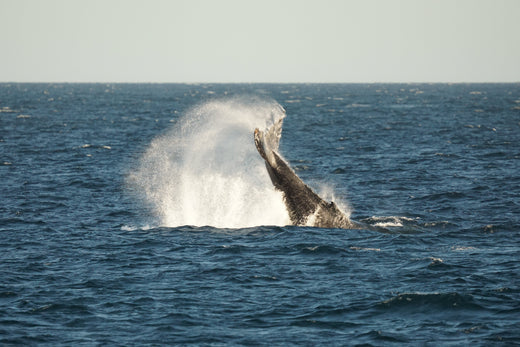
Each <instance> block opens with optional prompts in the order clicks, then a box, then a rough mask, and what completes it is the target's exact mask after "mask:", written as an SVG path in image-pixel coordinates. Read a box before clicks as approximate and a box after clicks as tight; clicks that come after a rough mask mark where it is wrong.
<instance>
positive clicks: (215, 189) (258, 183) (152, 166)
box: [128, 99, 289, 228]
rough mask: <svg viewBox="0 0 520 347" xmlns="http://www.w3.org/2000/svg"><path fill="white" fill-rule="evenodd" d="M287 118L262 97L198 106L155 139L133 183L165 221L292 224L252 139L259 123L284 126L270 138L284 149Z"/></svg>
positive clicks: (177, 223) (219, 224)
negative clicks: (283, 139)
mask: <svg viewBox="0 0 520 347" xmlns="http://www.w3.org/2000/svg"><path fill="white" fill-rule="evenodd" d="M284 117H285V111H284V110H283V108H282V107H281V106H280V105H279V104H278V103H276V102H274V101H265V100H258V99H248V100H245V99H228V100H216V101H210V102H207V103H204V104H202V105H199V106H197V107H194V108H193V109H191V110H189V111H188V112H186V114H185V115H184V116H183V117H182V118H181V119H180V120H179V121H178V123H177V124H176V125H175V126H174V127H173V128H172V129H171V130H170V131H169V132H167V133H166V134H165V135H162V136H159V137H158V138H156V139H154V140H153V141H152V143H151V144H150V146H149V148H148V149H147V150H146V152H145V153H144V155H143V156H142V158H141V159H140V165H139V168H138V169H137V170H136V172H134V173H132V174H130V175H129V180H128V181H129V183H130V184H131V185H132V186H134V188H135V189H136V190H137V191H138V192H140V193H142V195H143V196H144V198H145V200H146V201H147V202H148V203H149V204H150V206H151V208H152V210H153V212H154V213H155V214H156V215H157V216H158V218H159V219H160V224H161V225H162V226H168V227H175V226H182V225H195V226H205V225H209V226H214V227H219V228H240V227H250V226H257V225H286V224H289V218H288V215H287V211H286V209H285V205H284V203H283V198H282V194H281V193H280V192H278V191H276V190H275V189H274V187H273V185H272V183H271V181H270V179H269V176H268V174H267V171H266V169H265V165H264V162H263V160H262V159H261V158H260V156H259V155H258V153H257V151H256V148H255V145H254V141H253V131H254V129H255V128H257V127H258V128H264V129H267V128H268V127H269V126H270V125H272V124H277V123H278V124H277V127H275V128H276V129H278V131H277V132H275V133H273V134H271V137H270V145H271V146H272V148H277V147H278V141H279V139H280V135H281V124H282V120H283V118H284Z"/></svg>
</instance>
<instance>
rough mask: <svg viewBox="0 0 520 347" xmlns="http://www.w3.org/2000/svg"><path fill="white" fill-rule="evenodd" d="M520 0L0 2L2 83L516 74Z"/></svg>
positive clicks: (464, 78)
mask: <svg viewBox="0 0 520 347" xmlns="http://www.w3.org/2000/svg"><path fill="white" fill-rule="evenodd" d="M519 18H520V0H142V1H138V0H0V82H188V83H196V82H224V83H227V82H246V83H248V82H274V83H298V82H344V83H351V82H369V83H372V82H520V19H519Z"/></svg>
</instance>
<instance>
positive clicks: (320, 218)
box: [254, 120, 365, 229]
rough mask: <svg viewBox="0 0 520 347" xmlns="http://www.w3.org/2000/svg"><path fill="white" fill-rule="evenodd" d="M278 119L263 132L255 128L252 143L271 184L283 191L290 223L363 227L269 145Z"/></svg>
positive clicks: (278, 131) (277, 131)
mask: <svg viewBox="0 0 520 347" xmlns="http://www.w3.org/2000/svg"><path fill="white" fill-rule="evenodd" d="M281 122H282V121H281V120H280V121H279V123H278V124H275V125H273V126H272V127H271V128H270V129H268V130H267V132H266V133H264V132H263V131H261V130H259V129H258V128H257V129H255V131H254V140H255V146H256V149H257V150H258V153H259V154H260V156H261V157H262V158H263V159H264V161H265V166H266V168H267V172H268V173H269V177H270V178H271V181H272V183H273V185H274V187H275V188H276V189H278V190H280V191H281V192H282V193H283V197H284V202H285V206H286V207H287V212H288V213H289V218H290V220H291V223H292V224H293V225H300V226H313V227H320V228H341V229H364V228H365V226H364V225H362V224H360V223H358V222H354V221H352V220H350V218H348V216H347V215H345V213H343V212H342V211H341V210H340V209H339V208H338V207H337V206H336V204H335V203H334V202H327V201H325V200H323V199H322V198H321V197H320V196H318V194H316V193H315V192H314V191H312V189H311V188H309V187H308V186H307V185H306V184H305V183H303V181H302V180H301V179H300V177H298V176H297V175H296V173H295V172H294V171H293V170H292V169H291V168H290V167H289V165H288V164H287V162H286V161H285V160H283V159H282V158H281V156H280V155H279V154H278V153H277V151H276V149H275V148H272V146H270V144H269V143H270V142H272V138H273V137H274V138H275V142H276V147H277V145H278V141H279V139H280V136H281Z"/></svg>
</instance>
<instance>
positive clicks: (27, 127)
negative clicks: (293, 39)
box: [0, 84, 520, 345]
mask: <svg viewBox="0 0 520 347" xmlns="http://www.w3.org/2000/svg"><path fill="white" fill-rule="evenodd" d="M280 106H282V107H283V108H285V110H286V114H287V116H286V118H285V120H284V126H283V133H282V137H281V142H280V148H279V150H280V152H281V154H282V155H283V156H284V157H285V158H286V159H287V160H288V162H289V163H290V164H291V166H292V167H293V168H294V169H295V170H296V172H297V173H298V175H300V177H302V179H303V180H304V181H305V182H306V183H308V184H309V185H311V186H312V187H313V188H314V189H315V190H316V191H317V192H319V193H320V194H321V195H322V196H324V197H326V198H327V199H329V200H330V199H334V200H335V201H336V202H337V203H338V204H339V205H340V206H341V207H342V208H343V209H344V210H348V211H350V210H351V211H352V212H351V213H352V215H351V217H352V218H353V219H355V220H359V221H363V222H365V223H367V224H370V225H374V226H379V227H381V228H384V229H381V231H373V230H355V231H353V230H338V229H334V230H328V229H319V228H310V227H292V226H286V223H287V214H286V212H285V211H284V210H283V201H282V200H281V196H280V194H279V193H277V192H276V191H275V190H274V189H273V188H272V186H271V185H270V182H269V177H268V175H267V173H266V172H265V168H264V166H263V162H262V160H261V158H260V157H259V155H258V154H257V153H256V150H255V148H254V143H253V136H252V129H254V128H255V127H260V128H265V127H268V126H269V124H270V123H271V122H273V121H275V119H277V118H279V117H282V113H281V112H282V111H281V109H280ZM0 126H1V128H0V129H1V133H0V178H1V181H2V184H1V185H0V199H1V200H0V201H1V204H0V241H1V242H0V252H1V253H0V254H1V255H0V344H2V345H10V344H24V345H27V344H35V345H81V344H83V345H97V344H100V345H103V344H117V345H132V344H138V345H143V344H144V345H146V344H156V345H164V344H190V343H194V344H202V345H211V344H214V345H224V344H225V345H228V344H238V345H248V344H250V345H273V344H274V345H287V344H302V345H356V344H371V345H389V344H395V345H403V344H405V345H406V344H409V345H418V344H419V345H421V344H425V343H429V344H431V345H436V344H439V343H441V344H453V345H467V344H475V345H514V344H518V343H520V328H519V327H520V275H519V274H520V266H519V261H518V260H519V259H520V248H519V246H520V245H519V243H520V241H519V240H520V238H519V236H520V235H519V222H520V217H519V216H520V199H519V196H520V161H519V160H520V85H519V84H503V85H493V84H485V85H479V84H468V85H464V84H462V85H441V84H434V85H423V84H419V85H415V84H414V85H411V84H393V85H380V84H372V85H298V84H295V85H291V84H289V85H259V84H252V85H145V84H138V85H126V84H122V85H104V84H92V85H88V84H85V85H74V84H54V85H46V84H41V85H39V84H0Z"/></svg>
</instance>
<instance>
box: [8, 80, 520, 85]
mask: <svg viewBox="0 0 520 347" xmlns="http://www.w3.org/2000/svg"><path fill="white" fill-rule="evenodd" d="M519 83H520V81H517V82H515V81H511V82H507V81H506V82H501V81H498V82H493V81H485V82H387V81H383V82H162V81H161V82H154V81H151V82H146V81H136V82H125V81H123V82H121V81H79V82H75V81H0V84H186V85H190V84H193V85H200V84H429V85H431V84H519Z"/></svg>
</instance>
